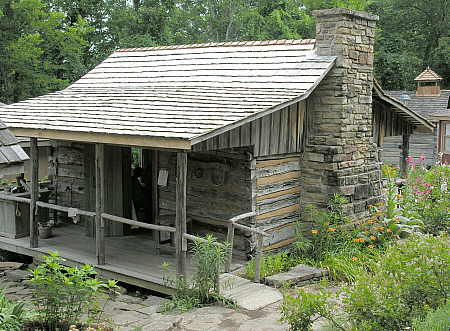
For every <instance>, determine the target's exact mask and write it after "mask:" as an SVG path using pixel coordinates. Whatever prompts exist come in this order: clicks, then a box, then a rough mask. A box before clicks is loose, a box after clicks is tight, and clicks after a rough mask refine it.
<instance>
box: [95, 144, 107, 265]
mask: <svg viewBox="0 0 450 331" xmlns="http://www.w3.org/2000/svg"><path fill="white" fill-rule="evenodd" d="M104 160H105V145H103V144H95V252H96V256H97V264H99V265H102V264H105V223H104V221H103V219H102V216H101V215H102V213H103V212H104V205H105V194H104V192H103V190H104V189H105V184H104V171H105V166H104Z"/></svg>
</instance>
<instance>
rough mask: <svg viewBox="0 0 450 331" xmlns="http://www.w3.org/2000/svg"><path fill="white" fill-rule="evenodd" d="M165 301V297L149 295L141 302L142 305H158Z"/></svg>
mask: <svg viewBox="0 0 450 331" xmlns="http://www.w3.org/2000/svg"><path fill="white" fill-rule="evenodd" d="M165 302H167V299H165V298H161V297H157V296H154V295H150V296H148V297H147V299H145V300H144V301H142V304H143V305H144V306H155V305H158V306H160V305H162V304H164V303H165Z"/></svg>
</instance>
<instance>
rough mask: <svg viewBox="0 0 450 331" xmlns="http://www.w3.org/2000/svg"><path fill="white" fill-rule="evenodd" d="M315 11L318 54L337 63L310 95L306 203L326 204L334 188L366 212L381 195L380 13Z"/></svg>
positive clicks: (353, 211) (351, 209) (352, 207)
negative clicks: (376, 122) (376, 86)
mask: <svg viewBox="0 0 450 331" xmlns="http://www.w3.org/2000/svg"><path fill="white" fill-rule="evenodd" d="M313 15H314V16H316V20H317V23H316V54H317V55H319V56H334V57H336V63H335V65H334V67H333V68H332V69H331V71H330V72H329V73H328V75H327V77H325V79H324V80H323V81H322V82H321V84H320V85H319V86H318V88H317V89H316V90H315V91H314V92H313V93H312V95H311V96H310V98H309V99H308V105H307V107H308V116H309V118H310V122H309V123H311V129H310V130H311V132H310V135H309V137H310V138H309V141H308V142H307V145H306V148H305V153H304V159H303V161H302V171H301V173H302V176H303V181H302V192H301V197H300V200H301V201H300V203H301V205H302V206H305V205H308V204H313V205H318V206H322V207H325V206H326V204H327V202H328V200H329V198H330V197H331V196H332V195H333V194H334V193H339V194H341V195H343V196H345V197H346V198H347V199H348V204H347V205H346V206H345V210H346V212H347V214H348V215H354V217H361V216H364V215H365V214H366V213H367V206H368V205H369V204H374V203H376V202H378V201H379V199H380V196H381V189H380V187H381V186H380V165H379V163H378V161H377V159H376V153H377V150H376V145H375V144H374V143H373V137H372V87H373V45H374V29H375V24H376V21H377V20H378V17H377V16H374V15H370V14H367V13H362V12H357V11H353V10H349V9H343V8H339V9H325V10H317V11H314V12H313Z"/></svg>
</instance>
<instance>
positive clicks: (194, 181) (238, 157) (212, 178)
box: [158, 149, 252, 254]
mask: <svg viewBox="0 0 450 331" xmlns="http://www.w3.org/2000/svg"><path fill="white" fill-rule="evenodd" d="M158 154H159V156H158V159H159V169H160V171H161V170H162V169H166V170H168V173H169V175H168V181H167V186H159V187H158V195H159V210H160V214H167V213H175V201H176V200H175V189H176V185H175V184H176V153H172V152H159V153H158ZM250 159H251V158H250V156H249V153H248V149H240V150H239V151H234V152H231V151H229V152H228V153H224V152H204V153H195V152H194V153H189V154H188V166H187V168H188V173H187V214H188V217H190V218H192V219H193V222H192V224H191V225H190V226H189V232H191V233H193V234H202V235H203V234H206V233H212V234H213V235H214V236H216V237H217V238H218V239H219V240H225V237H226V228H225V227H224V226H223V225H219V224H220V223H221V222H223V221H225V220H228V219H230V218H231V217H233V216H236V215H240V214H243V213H246V212H249V211H251V210H252V185H251V184H252V183H251V178H250V174H251V169H250V167H251V162H250ZM235 249H236V252H240V253H241V254H246V253H247V252H248V251H249V249H250V241H249V238H248V236H246V235H244V234H242V233H239V232H236V237H235Z"/></svg>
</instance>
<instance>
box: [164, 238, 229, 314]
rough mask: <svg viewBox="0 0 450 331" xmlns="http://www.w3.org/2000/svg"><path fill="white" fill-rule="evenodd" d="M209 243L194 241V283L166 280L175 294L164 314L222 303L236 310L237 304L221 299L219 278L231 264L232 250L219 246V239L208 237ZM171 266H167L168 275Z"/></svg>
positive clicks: (170, 278)
mask: <svg viewBox="0 0 450 331" xmlns="http://www.w3.org/2000/svg"><path fill="white" fill-rule="evenodd" d="M204 239H205V241H200V240H197V241H194V246H193V247H192V249H191V251H192V254H193V256H192V260H193V262H194V266H195V272H194V275H193V276H192V278H191V279H186V278H185V277H183V276H176V277H165V281H166V283H167V284H168V285H171V286H173V287H175V289H176V290H175V294H174V295H173V296H172V299H171V300H170V302H168V303H166V304H165V305H164V306H163V307H162V308H161V311H169V310H174V309H175V310H178V311H182V312H183V311H188V310H190V309H192V308H196V307H201V306H202V305H205V304H210V303H214V302H220V303H222V304H224V305H228V306H234V303H233V302H232V301H231V300H229V299H227V298H224V297H222V296H221V295H220V286H219V275H220V272H221V271H222V270H223V267H224V265H225V263H226V262H227V260H228V254H229V253H230V246H229V245H228V244H224V245H219V244H218V242H217V240H216V238H214V236H212V235H207V236H206V237H205V238H204ZM168 267H169V265H168V264H164V265H163V268H164V269H166V274H167V270H168Z"/></svg>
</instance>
